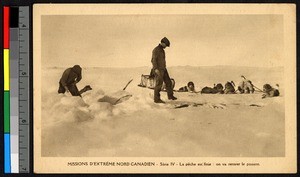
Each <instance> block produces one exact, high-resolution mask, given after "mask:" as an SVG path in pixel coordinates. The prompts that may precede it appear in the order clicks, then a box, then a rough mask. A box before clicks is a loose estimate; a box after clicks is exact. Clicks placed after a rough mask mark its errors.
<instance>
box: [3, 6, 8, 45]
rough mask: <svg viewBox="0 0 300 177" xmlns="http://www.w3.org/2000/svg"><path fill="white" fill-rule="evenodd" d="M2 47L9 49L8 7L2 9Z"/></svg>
mask: <svg viewBox="0 0 300 177" xmlns="http://www.w3.org/2000/svg"><path fill="white" fill-rule="evenodd" d="M3 39H4V41H3V42H4V43H3V45H4V46H3V47H4V49H8V48H9V7H3Z"/></svg>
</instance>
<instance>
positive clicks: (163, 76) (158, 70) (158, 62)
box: [151, 37, 177, 103]
mask: <svg viewBox="0 0 300 177" xmlns="http://www.w3.org/2000/svg"><path fill="white" fill-rule="evenodd" d="M166 47H170V41H169V40H168V39H167V38H166V37H164V38H163V39H162V40H161V42H160V44H159V45H158V46H157V47H155V48H154V49H153V51H152V60H151V62H152V66H153V67H152V70H151V75H153V74H154V75H155V80H156V84H155V88H154V102H155V103H165V102H164V101H162V100H161V99H160V91H161V87H162V84H163V82H165V84H166V90H167V94H168V99H169V100H176V99H177V98H176V97H174V95H173V89H172V82H171V79H170V76H169V73H168V71H167V68H166V55H165V51H164V49H165V48H166Z"/></svg>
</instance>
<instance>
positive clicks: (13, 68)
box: [3, 6, 30, 173]
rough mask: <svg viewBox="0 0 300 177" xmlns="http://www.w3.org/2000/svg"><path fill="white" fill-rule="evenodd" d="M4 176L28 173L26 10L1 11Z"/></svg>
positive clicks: (27, 9)
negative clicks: (2, 37)
mask: <svg viewBox="0 0 300 177" xmlns="http://www.w3.org/2000/svg"><path fill="white" fill-rule="evenodd" d="M3 28H4V29H3V34H4V35H3V36H4V52H3V53H4V56H3V63H4V173H29V158H30V157H29V123H30V120H29V105H30V102H29V100H30V99H29V93H30V92H29V90H30V89H29V86H30V84H29V65H30V64H29V7H26V6H24V7H4V8H3Z"/></svg>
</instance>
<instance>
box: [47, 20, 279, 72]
mask: <svg viewBox="0 0 300 177" xmlns="http://www.w3.org/2000/svg"><path fill="white" fill-rule="evenodd" d="M163 37H167V38H169V40H170V42H171V47H170V48H167V49H166V50H165V51H166V60H167V66H185V65H190V66H214V65H235V66H268V67H270V66H283V62H284V58H283V47H284V46H283V37H284V36H283V16H281V15H94V16H90V15H81V16H80V15H68V16H67V15H57V16H53V15H52V16H42V43H41V45H42V66H47V67H49V66H66V67H68V66H73V65H74V64H80V65H81V66H83V67H90V66H93V67H139V66H151V55H152V50H153V48H154V47H156V46H157V45H158V43H159V42H160V40H161V38H163Z"/></svg>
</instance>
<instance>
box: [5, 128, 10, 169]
mask: <svg viewBox="0 0 300 177" xmlns="http://www.w3.org/2000/svg"><path fill="white" fill-rule="evenodd" d="M10 160H11V159H10V135H9V134H8V133H5V134H4V173H11V164H10Z"/></svg>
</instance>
